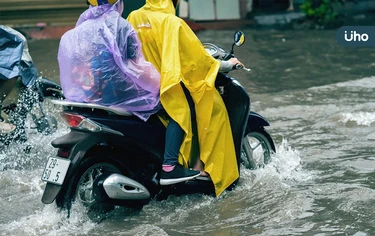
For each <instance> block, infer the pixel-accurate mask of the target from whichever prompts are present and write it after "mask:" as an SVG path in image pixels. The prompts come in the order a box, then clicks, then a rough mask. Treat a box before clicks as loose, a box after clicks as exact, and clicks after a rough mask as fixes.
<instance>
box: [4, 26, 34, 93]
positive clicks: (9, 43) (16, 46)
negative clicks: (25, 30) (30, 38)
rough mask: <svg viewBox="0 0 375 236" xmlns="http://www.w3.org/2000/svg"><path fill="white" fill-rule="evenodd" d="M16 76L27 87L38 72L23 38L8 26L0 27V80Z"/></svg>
mask: <svg viewBox="0 0 375 236" xmlns="http://www.w3.org/2000/svg"><path fill="white" fill-rule="evenodd" d="M18 76H21V78H22V83H23V84H24V85H25V86H26V87H29V86H31V85H32V84H33V83H34V81H35V79H36V77H37V76H38V70H37V69H36V67H35V65H34V63H33V60H32V58H31V56H30V53H29V48H28V46H27V40H26V38H25V36H23V35H22V34H21V33H20V32H18V31H16V30H14V29H12V28H10V27H8V26H5V25H0V80H8V79H12V78H17V77H18Z"/></svg>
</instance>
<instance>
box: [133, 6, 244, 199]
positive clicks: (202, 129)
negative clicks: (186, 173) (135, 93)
mask: <svg viewBox="0 0 375 236" xmlns="http://www.w3.org/2000/svg"><path fill="white" fill-rule="evenodd" d="M128 21H129V22H130V23H131V24H132V25H133V27H134V28H135V29H136V30H137V32H138V36H139V38H140V40H141V42H142V49H143V53H144V55H145V57H146V59H147V60H148V61H150V62H151V63H153V64H154V65H155V67H156V68H157V69H158V71H159V72H160V74H161V92H160V101H161V103H162V104H163V107H164V109H165V110H166V111H167V113H168V114H169V115H170V116H171V117H172V118H173V119H174V120H175V121H176V122H178V123H179V124H180V126H181V128H182V129H183V130H184V131H185V133H186V137H185V140H184V143H183V145H182V147H181V149H180V156H179V162H180V163H181V164H183V165H184V166H185V167H187V166H188V165H189V160H190V153H191V144H192V132H191V129H192V128H191V121H190V112H189V106H188V103H187V101H186V98H185V95H184V92H183V89H182V86H181V84H180V82H183V83H184V85H185V86H186V88H187V89H188V90H189V91H190V94H191V95H192V97H193V100H194V102H195V109H196V113H197V126H198V136H199V145H200V159H201V160H202V161H203V162H204V163H205V168H204V170H205V171H206V172H208V173H209V174H210V176H211V179H212V181H213V183H214V185H215V191H216V195H217V196H218V195H220V194H221V193H222V192H223V191H224V190H225V189H226V188H228V187H229V186H230V185H231V184H232V183H233V182H234V181H235V180H236V179H238V177H239V174H238V166H237V161H236V154H235V149H234V144H233V137H232V132H231V128H230V123H229V118H228V114H227V112H226V108H225V105H224V102H223V100H222V98H221V97H220V94H219V93H218V92H217V90H216V89H215V79H216V76H217V73H218V70H219V67H220V63H219V62H218V61H217V60H215V59H214V58H213V57H211V56H210V55H209V54H208V53H207V52H206V51H205V50H204V48H203V46H202V44H201V42H200V41H199V39H198V38H197V37H196V35H195V34H194V33H193V32H192V30H191V29H190V27H189V26H188V25H187V24H186V23H185V22H184V21H183V20H182V19H180V18H178V17H176V16H175V9H174V6H173V4H172V1H171V0H146V4H145V5H144V6H143V7H142V8H140V9H139V10H136V11H133V12H132V13H130V15H129V16H128Z"/></svg>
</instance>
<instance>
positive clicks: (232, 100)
mask: <svg viewBox="0 0 375 236" xmlns="http://www.w3.org/2000/svg"><path fill="white" fill-rule="evenodd" d="M216 88H217V89H218V91H219V92H220V93H221V97H222V98H223V101H224V103H225V106H226V108H227V112H228V116H229V120H230V125H231V129H232V135H233V141H234V146H235V150H236V156H237V162H238V163H240V156H241V148H242V140H243V136H244V133H245V130H246V126H247V120H248V116H249V112H250V97H249V95H248V94H247V92H246V91H245V90H244V88H243V87H242V86H241V85H240V84H239V83H238V82H237V81H236V80H235V79H232V78H230V77H228V76H226V75H224V74H221V73H219V74H218V77H217V79H216Z"/></svg>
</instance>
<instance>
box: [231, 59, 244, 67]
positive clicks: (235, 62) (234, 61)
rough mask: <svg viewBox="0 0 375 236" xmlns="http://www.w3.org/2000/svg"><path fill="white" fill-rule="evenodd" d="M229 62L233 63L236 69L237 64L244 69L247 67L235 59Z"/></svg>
mask: <svg viewBox="0 0 375 236" xmlns="http://www.w3.org/2000/svg"><path fill="white" fill-rule="evenodd" d="M229 61H230V62H231V63H232V65H233V67H235V66H236V65H237V64H239V65H241V66H242V67H245V65H244V64H242V62H240V61H239V60H238V59H237V58H235V57H233V58H231V59H229Z"/></svg>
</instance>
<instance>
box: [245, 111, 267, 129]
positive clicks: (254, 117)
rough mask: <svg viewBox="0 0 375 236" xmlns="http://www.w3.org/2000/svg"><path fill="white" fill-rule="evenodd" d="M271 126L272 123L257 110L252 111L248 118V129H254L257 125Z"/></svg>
mask: <svg viewBox="0 0 375 236" xmlns="http://www.w3.org/2000/svg"><path fill="white" fill-rule="evenodd" d="M264 126H270V123H268V121H267V120H266V119H265V118H264V117H263V116H261V115H259V114H258V113H255V112H250V114H249V119H248V120H247V127H246V129H247V131H248V132H249V131H251V130H254V129H255V128H257V127H264Z"/></svg>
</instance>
